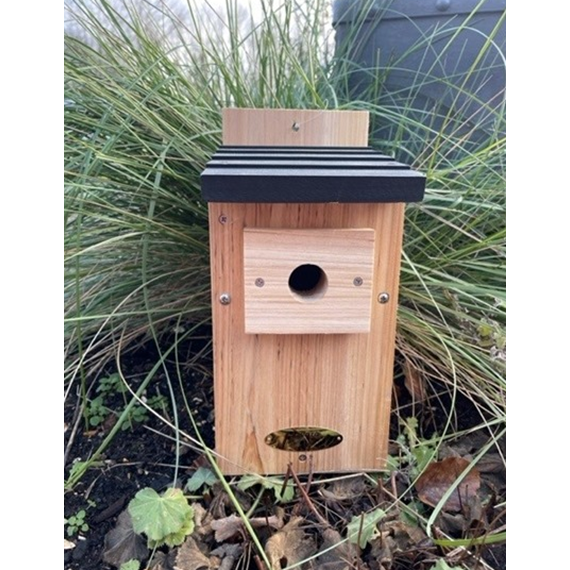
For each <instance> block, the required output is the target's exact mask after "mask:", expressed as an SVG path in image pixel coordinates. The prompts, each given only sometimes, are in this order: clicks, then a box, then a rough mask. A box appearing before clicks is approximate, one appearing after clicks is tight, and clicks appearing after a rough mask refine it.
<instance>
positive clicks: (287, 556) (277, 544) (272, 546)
mask: <svg viewBox="0 0 570 570" xmlns="http://www.w3.org/2000/svg"><path fill="white" fill-rule="evenodd" d="M303 520H304V519H303V517H295V518H293V519H291V520H290V521H289V522H288V523H287V524H286V525H285V526H284V527H283V528H282V529H281V530H279V531H277V532H276V533H275V534H274V535H273V536H272V537H270V538H269V540H268V541H267V543H266V544H265V552H266V553H267V556H268V558H269V562H270V563H271V570H281V568H285V567H286V566H291V565H292V564H297V563H299V562H301V561H302V560H304V559H305V558H307V557H309V556H311V555H313V554H314V553H315V552H316V550H317V548H316V545H315V541H314V540H313V538H311V537H310V536H309V535H308V534H306V533H305V532H304V531H303V530H300V529H299V528H298V527H299V525H300V524H301V523H302V522H303Z"/></svg>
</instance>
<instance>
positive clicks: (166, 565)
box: [147, 551, 174, 570]
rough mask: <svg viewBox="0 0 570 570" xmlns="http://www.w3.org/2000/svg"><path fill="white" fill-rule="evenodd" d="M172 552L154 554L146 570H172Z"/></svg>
mask: <svg viewBox="0 0 570 570" xmlns="http://www.w3.org/2000/svg"><path fill="white" fill-rule="evenodd" d="M173 564H174V554H173V552H168V553H166V552H160V551H159V552H155V553H154V555H153V557H152V560H151V561H150V566H149V567H148V569H147V570H174V566H173Z"/></svg>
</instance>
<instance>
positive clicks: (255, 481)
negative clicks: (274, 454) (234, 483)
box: [238, 474, 295, 503]
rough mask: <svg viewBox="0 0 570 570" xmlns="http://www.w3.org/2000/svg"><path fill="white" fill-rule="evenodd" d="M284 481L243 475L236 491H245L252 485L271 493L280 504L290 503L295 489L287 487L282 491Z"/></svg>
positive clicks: (290, 486) (276, 478)
mask: <svg viewBox="0 0 570 570" xmlns="http://www.w3.org/2000/svg"><path fill="white" fill-rule="evenodd" d="M283 483H284V480H283V479H281V478H279V477H262V476H261V475H255V474H252V475H244V476H243V477H242V478H241V479H240V482H239V483H238V489H241V490H242V491H245V490H246V489H249V488H250V487H253V486H254V485H261V486H262V487H263V488H264V489H269V490H271V491H273V493H274V495H275V498H276V499H277V500H278V501H279V502H282V503H286V502H288V501H292V500H293V498H294V497H295V489H294V488H293V486H292V485H287V487H286V488H285V490H283Z"/></svg>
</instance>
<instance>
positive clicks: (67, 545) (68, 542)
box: [63, 538, 75, 550]
mask: <svg viewBox="0 0 570 570" xmlns="http://www.w3.org/2000/svg"><path fill="white" fill-rule="evenodd" d="M72 548H75V542H71V540H67V539H66V538H64V539H63V550H71V549H72Z"/></svg>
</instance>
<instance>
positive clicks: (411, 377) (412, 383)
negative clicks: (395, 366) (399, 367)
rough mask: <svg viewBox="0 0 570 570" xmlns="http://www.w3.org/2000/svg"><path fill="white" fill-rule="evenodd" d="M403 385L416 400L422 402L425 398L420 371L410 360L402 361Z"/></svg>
mask: <svg viewBox="0 0 570 570" xmlns="http://www.w3.org/2000/svg"><path fill="white" fill-rule="evenodd" d="M404 386H405V387H406V388H407V390H408V392H409V393H410V395H411V396H412V398H413V399H414V400H415V401H416V402H423V401H424V400H425V399H426V389H425V386H424V379H423V375H422V372H421V370H420V369H419V368H417V367H416V366H415V365H414V364H413V363H412V361H411V360H406V361H405V362H404Z"/></svg>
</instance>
